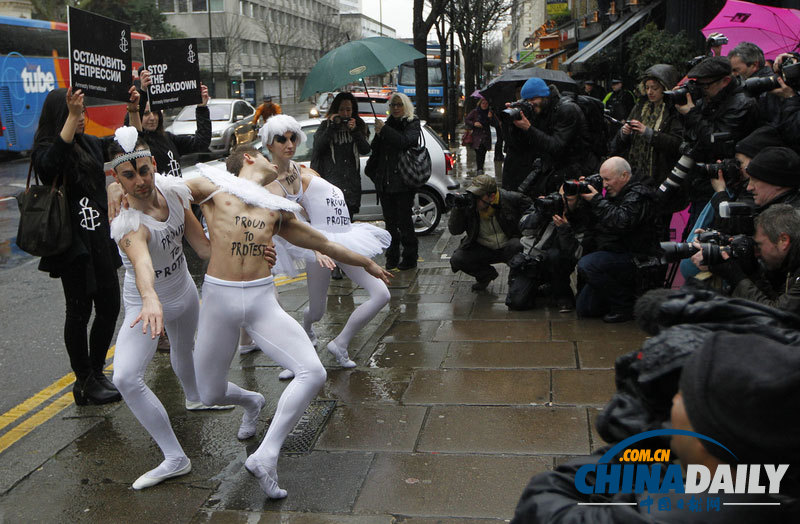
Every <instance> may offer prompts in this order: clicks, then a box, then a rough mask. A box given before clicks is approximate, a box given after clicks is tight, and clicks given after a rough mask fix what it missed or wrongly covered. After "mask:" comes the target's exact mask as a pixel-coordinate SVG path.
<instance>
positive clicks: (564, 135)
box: [503, 78, 599, 195]
mask: <svg viewBox="0 0 800 524" xmlns="http://www.w3.org/2000/svg"><path fill="white" fill-rule="evenodd" d="M520 96H521V97H522V100H520V101H519V102H515V103H514V104H510V106H509V108H508V109H506V112H507V113H508V114H509V115H510V117H511V122H512V124H513V126H512V129H511V138H510V139H511V140H515V141H517V142H519V143H522V144H525V145H526V147H527V149H528V151H530V152H532V153H533V155H534V158H535V157H539V158H541V159H542V174H541V177H539V178H540V180H538V181H536V183H535V184H534V188H533V194H536V195H545V194H548V193H551V192H553V191H555V190H557V189H558V188H559V187H560V186H561V184H562V183H563V182H564V180H566V179H572V178H576V177H580V176H588V175H590V174H592V173H594V172H595V169H596V168H597V165H598V163H599V159H598V157H597V155H596V154H595V153H594V152H593V151H592V148H591V147H590V140H589V139H588V136H587V135H588V132H589V131H588V126H587V124H586V119H585V118H584V115H583V111H582V110H581V108H580V106H578V104H577V102H575V101H574V100H573V98H572V97H570V96H561V94H560V93H559V92H558V89H556V88H555V87H554V86H550V87H548V86H547V84H545V82H544V80H542V79H541V78H529V79H528V80H527V81H526V82H525V84H524V85H523V86H522V90H521V91H520ZM532 120H533V122H534V123H535V125H534V124H532V123H531V121H532ZM531 165H532V164H531V163H530V162H529V163H528V164H527V165H526V166H524V167H525V168H526V169H525V170H524V173H522V178H516V177H514V185H510V184H507V183H506V182H507V181H506V168H508V167H509V160H506V165H505V166H504V167H503V187H504V188H510V189H513V190H516V189H517V188H518V187H519V185H520V183H521V182H522V181H523V180H524V179H525V176H526V175H527V174H528V172H529V171H530V168H531ZM515 174H516V173H515Z"/></svg>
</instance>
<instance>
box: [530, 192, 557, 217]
mask: <svg viewBox="0 0 800 524" xmlns="http://www.w3.org/2000/svg"><path fill="white" fill-rule="evenodd" d="M533 207H535V208H536V211H537V212H539V213H540V214H542V215H544V216H548V217H551V216H553V215H563V214H564V199H563V198H562V196H561V195H560V194H559V193H550V194H549V195H547V196H544V197H541V198H535V199H533Z"/></svg>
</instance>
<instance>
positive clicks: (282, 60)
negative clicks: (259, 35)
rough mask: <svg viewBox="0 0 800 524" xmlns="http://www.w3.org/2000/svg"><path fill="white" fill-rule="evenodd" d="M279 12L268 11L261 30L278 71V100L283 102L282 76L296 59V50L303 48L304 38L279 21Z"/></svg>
mask: <svg viewBox="0 0 800 524" xmlns="http://www.w3.org/2000/svg"><path fill="white" fill-rule="evenodd" d="M280 13H281V12H280V11H278V10H277V9H270V10H269V11H268V15H267V18H266V19H264V20H263V22H262V25H261V29H262V30H263V31H264V37H265V38H266V40H267V45H268V46H269V52H270V54H271V55H272V59H273V60H275V67H276V69H277V70H278V98H279V99H280V101H281V102H283V76H284V73H285V72H286V71H287V70H288V69H289V65H290V64H291V63H292V62H293V61H294V60H295V58H299V57H298V52H297V50H298V48H300V47H305V46H304V43H305V42H304V40H305V38H304V36H303V35H302V34H301V33H300V32H299V31H298V30H297V28H296V27H292V26H291V25H290V24H288V23H283V22H282V21H281V20H280V16H281V14H280ZM284 16H285V15H284Z"/></svg>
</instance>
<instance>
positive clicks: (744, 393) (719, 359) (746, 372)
mask: <svg viewBox="0 0 800 524" xmlns="http://www.w3.org/2000/svg"><path fill="white" fill-rule="evenodd" d="M680 389H681V392H682V395H683V403H684V406H685V408H686V413H687V415H688V416H689V421H690V422H691V424H692V427H693V428H694V430H695V431H696V432H698V433H701V434H703V435H706V436H708V437H711V438H713V439H715V440H717V441H718V442H719V443H720V444H722V445H723V446H725V447H727V448H728V449H729V450H730V451H731V452H732V453H733V454H734V455H735V456H736V458H735V459H734V458H733V457H732V456H731V455H730V453H728V452H727V451H725V450H724V449H722V448H721V447H719V446H717V445H716V444H714V443H712V442H707V441H705V440H701V442H702V443H703V446H705V448H706V449H707V450H708V452H709V453H711V454H712V455H714V456H716V457H717V458H719V459H721V460H722V461H723V462H725V463H729V464H730V463H735V462H737V461H738V463H740V464H793V465H794V464H796V463H797V462H798V461H800V446H798V443H799V442H800V417H798V416H797V399H799V398H800V348H798V347H796V346H794V347H793V346H789V345H784V344H781V343H780V342H777V341H775V340H772V339H769V338H766V337H763V336H760V335H751V334H748V335H742V334H733V333H715V334H714V335H713V336H711V337H709V339H708V341H707V342H706V344H705V345H704V346H703V347H701V348H700V349H698V350H697V351H695V352H694V353H693V354H692V356H691V357H689V359H688V360H687V361H686V363H685V364H684V366H683V371H682V373H681V380H680ZM789 469H790V470H791V469H792V467H790V468H789Z"/></svg>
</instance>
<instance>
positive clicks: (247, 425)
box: [236, 394, 267, 440]
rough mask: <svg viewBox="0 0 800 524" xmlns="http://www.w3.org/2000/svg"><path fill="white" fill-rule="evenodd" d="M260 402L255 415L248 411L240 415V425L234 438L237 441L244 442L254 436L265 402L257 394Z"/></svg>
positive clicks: (262, 396)
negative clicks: (236, 438) (237, 439)
mask: <svg viewBox="0 0 800 524" xmlns="http://www.w3.org/2000/svg"><path fill="white" fill-rule="evenodd" d="M258 396H259V397H261V400H260V401H259V403H258V410H256V412H255V413H252V412H250V411H249V410H247V409H245V410H244V415H242V425H241V426H239V432H238V433H237V434H236V436H237V437H238V438H239V440H246V439H249V438H250V437H252V436H253V435H255V434H256V424H257V423H258V415H260V414H261V410H262V409H263V408H264V404H266V403H267V401H266V400H265V399H264V395H261V394H259V395H258Z"/></svg>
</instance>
